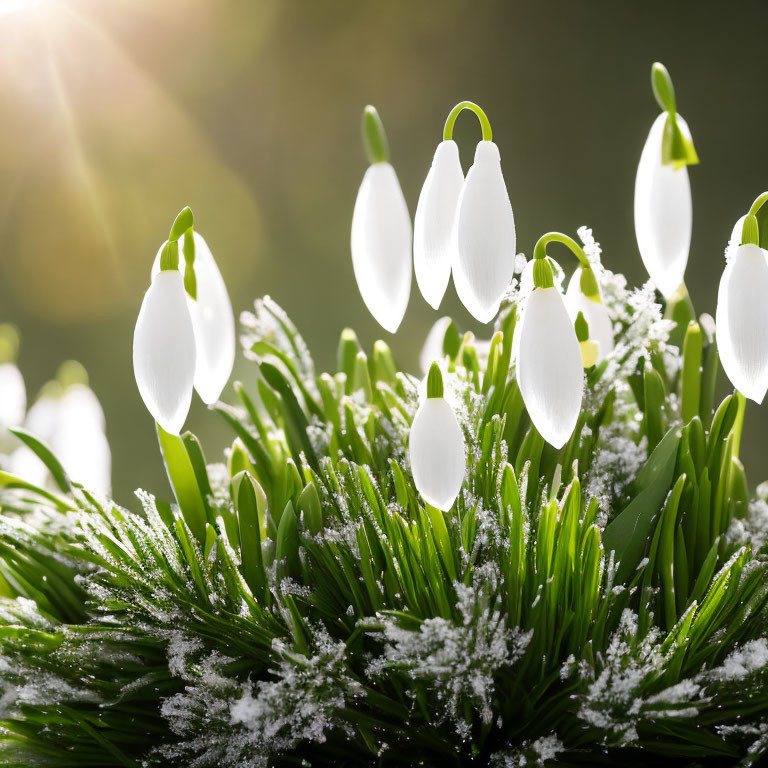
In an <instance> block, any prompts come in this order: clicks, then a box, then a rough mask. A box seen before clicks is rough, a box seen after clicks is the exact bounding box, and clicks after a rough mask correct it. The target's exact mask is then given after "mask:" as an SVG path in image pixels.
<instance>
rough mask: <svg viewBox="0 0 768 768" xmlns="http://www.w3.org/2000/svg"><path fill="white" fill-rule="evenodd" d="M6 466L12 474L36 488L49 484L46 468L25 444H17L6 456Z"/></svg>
mask: <svg viewBox="0 0 768 768" xmlns="http://www.w3.org/2000/svg"><path fill="white" fill-rule="evenodd" d="M6 466H7V468H8V471H9V472H10V473H11V474H12V475H16V477H20V478H21V479H22V480H26V481H27V482H28V483H32V485H36V486H37V487H38V488H44V487H46V486H50V485H51V483H50V476H49V473H48V468H47V467H46V466H45V464H43V462H42V461H40V458H39V457H38V456H37V454H36V453H35V452H34V451H33V450H31V449H30V448H27V446H26V445H21V446H19V447H18V448H17V449H16V450H15V451H13V453H11V455H10V456H8V459H7V462H6Z"/></svg>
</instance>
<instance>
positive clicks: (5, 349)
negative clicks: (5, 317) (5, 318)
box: [0, 323, 21, 364]
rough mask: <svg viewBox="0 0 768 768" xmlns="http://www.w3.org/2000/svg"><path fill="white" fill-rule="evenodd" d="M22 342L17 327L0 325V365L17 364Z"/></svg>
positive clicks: (6, 324)
mask: <svg viewBox="0 0 768 768" xmlns="http://www.w3.org/2000/svg"><path fill="white" fill-rule="evenodd" d="M20 341H21V340H20V338H19V332H18V331H17V330H16V326H14V325H11V324H10V323H0V364H2V363H15V362H16V359H17V357H18V356H19V344H20Z"/></svg>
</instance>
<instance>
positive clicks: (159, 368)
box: [133, 269, 195, 435]
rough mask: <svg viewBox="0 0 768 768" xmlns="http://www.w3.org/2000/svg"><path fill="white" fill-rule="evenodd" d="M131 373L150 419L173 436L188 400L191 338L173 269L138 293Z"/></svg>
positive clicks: (178, 276)
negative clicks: (143, 292)
mask: <svg viewBox="0 0 768 768" xmlns="http://www.w3.org/2000/svg"><path fill="white" fill-rule="evenodd" d="M133 371H134V375H135V377H136V383H137V385H138V387H139V392H140V393H141V397H142V399H143V400H144V404H145V405H146V406H147V410H148V411H149V412H150V413H151V414H152V416H153V417H154V419H155V421H157V423H158V424H160V426H161V427H162V428H163V429H164V430H165V431H166V432H169V433H171V434H176V435H178V434H179V432H180V431H181V428H182V427H183V426H184V420H185V419H186V418H187V413H188V411H189V406H190V403H191V401H192V386H193V382H194V376H195V334H194V330H193V328H192V319H191V317H190V314H189V309H188V308H187V300H186V292H185V290H184V282H183V279H182V276H181V274H180V273H179V272H178V270H175V269H169V270H164V271H162V272H160V273H159V274H156V275H155V276H154V277H153V278H152V284H151V285H150V286H149V290H148V291H147V292H146V294H145V295H144V301H143V302H142V305H141V310H140V312H139V317H138V319H137V320H136V329H135V331H134V335H133Z"/></svg>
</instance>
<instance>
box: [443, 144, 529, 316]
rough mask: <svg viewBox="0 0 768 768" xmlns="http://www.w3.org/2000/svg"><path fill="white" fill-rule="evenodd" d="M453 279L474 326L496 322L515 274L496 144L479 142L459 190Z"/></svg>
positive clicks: (511, 222)
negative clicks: (495, 318)
mask: <svg viewBox="0 0 768 768" xmlns="http://www.w3.org/2000/svg"><path fill="white" fill-rule="evenodd" d="M454 238H455V245H454V249H453V258H454V263H453V275H454V283H455V285H456V291H457V292H458V294H459V298H460V299H461V300H462V302H463V304H464V306H465V307H466V308H467V309H468V310H469V312H470V313H471V314H472V315H473V316H474V317H475V318H476V319H477V320H479V321H480V322H483V323H488V322H490V321H491V320H493V318H494V317H495V316H496V313H497V312H498V311H499V305H500V304H501V300H502V298H503V297H504V294H505V293H506V291H507V288H508V287H509V284H510V282H511V281H512V275H513V273H514V269H515V254H516V250H515V247H516V238H515V217H514V215H513V214H512V205H511V204H510V202H509V195H508V194H507V186H506V184H505V183H504V176H503V174H502V172H501V158H500V157H499V150H498V147H497V146H496V144H494V143H493V142H492V141H481V142H480V143H479V144H478V145H477V149H476V151H475V162H474V163H473V165H472V167H471V168H470V169H469V172H468V173H467V178H466V179H465V181H464V186H463V187H462V190H461V196H460V197H459V202H458V206H457V209H456V219H455V224H454Z"/></svg>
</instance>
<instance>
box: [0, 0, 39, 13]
mask: <svg viewBox="0 0 768 768" xmlns="http://www.w3.org/2000/svg"><path fill="white" fill-rule="evenodd" d="M46 2H47V0H0V17H2V16H8V15H10V14H12V13H23V12H24V11H30V10H32V9H33V8H37V7H39V6H41V5H43V4H44V3H46Z"/></svg>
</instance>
